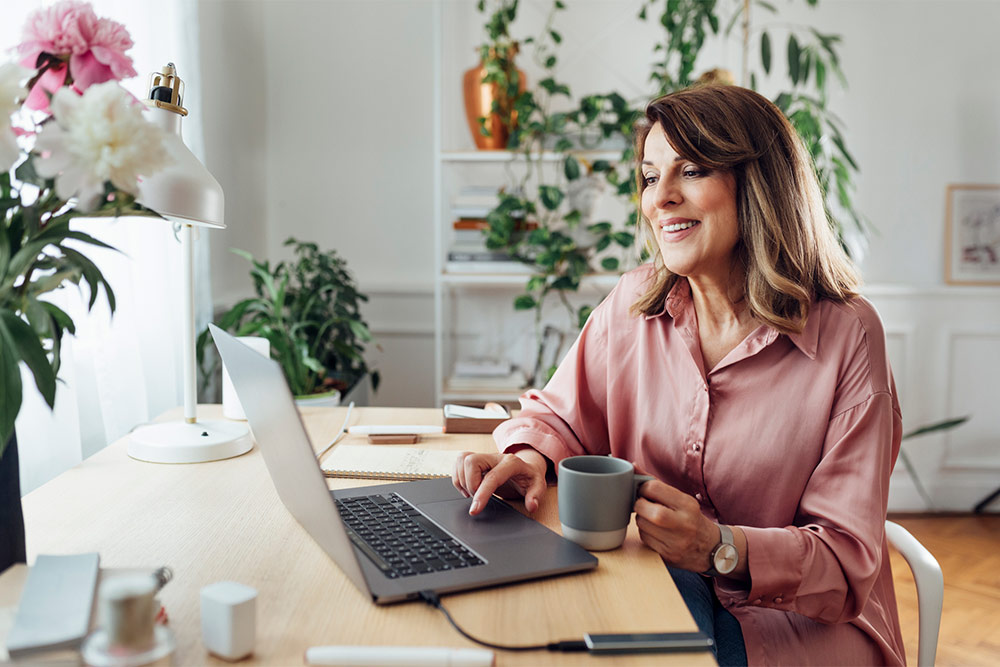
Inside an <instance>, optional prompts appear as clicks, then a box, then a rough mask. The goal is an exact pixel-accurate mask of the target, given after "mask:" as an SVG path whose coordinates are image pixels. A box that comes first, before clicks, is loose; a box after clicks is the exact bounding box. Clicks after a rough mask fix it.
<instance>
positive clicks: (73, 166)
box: [35, 81, 168, 211]
mask: <svg viewBox="0 0 1000 667" xmlns="http://www.w3.org/2000/svg"><path fill="white" fill-rule="evenodd" d="M51 108H52V116H53V118H54V122H49V123H46V124H45V125H44V127H43V128H42V131H41V132H40V133H39V134H38V141H37V142H36V144H35V152H36V153H38V154H39V155H40V157H39V158H38V159H37V160H36V161H35V169H36V171H37V172H38V174H39V175H41V176H43V177H45V178H52V177H55V179H56V194H57V195H59V197H60V198H62V199H69V198H70V197H74V196H75V197H77V199H78V202H79V204H78V207H79V208H80V210H83V211H91V210H93V209H94V207H95V205H96V204H97V202H98V200H99V198H100V197H101V195H103V193H104V184H105V183H106V182H107V181H111V183H112V185H114V186H115V187H116V188H117V189H119V190H122V191H124V192H128V193H131V194H132V195H138V193H139V185H138V178H139V175H140V174H141V175H143V176H149V175H151V174H152V173H153V172H155V171H156V170H157V169H159V168H161V167H163V166H164V165H165V164H167V160H168V159H167V153H166V150H165V146H164V142H163V132H162V130H160V128H158V127H156V126H155V125H153V124H152V123H150V122H148V121H147V120H146V119H145V118H144V117H143V114H142V106H141V105H140V104H137V103H136V102H135V98H133V97H132V96H131V95H129V94H128V93H127V92H125V90H124V89H123V88H122V87H121V86H119V85H118V83H117V82H115V81H107V82H105V83H99V84H96V85H93V86H90V87H89V88H87V90H86V92H84V94H83V95H78V94H76V93H74V92H73V91H72V90H69V89H67V88H60V89H59V90H58V91H57V92H56V94H55V95H54V96H53V97H52V105H51Z"/></svg>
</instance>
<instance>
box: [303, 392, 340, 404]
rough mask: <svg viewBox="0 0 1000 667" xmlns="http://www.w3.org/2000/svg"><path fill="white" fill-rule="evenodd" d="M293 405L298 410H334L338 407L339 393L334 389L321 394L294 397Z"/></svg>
mask: <svg viewBox="0 0 1000 667" xmlns="http://www.w3.org/2000/svg"><path fill="white" fill-rule="evenodd" d="M295 405H297V406H299V407H300V408H335V407H337V406H338V405H340V391H339V390H337V389H334V390H333V391H328V392H325V393H322V394H310V395H309V396H296V397H295Z"/></svg>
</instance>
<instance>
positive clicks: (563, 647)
mask: <svg viewBox="0 0 1000 667" xmlns="http://www.w3.org/2000/svg"><path fill="white" fill-rule="evenodd" d="M420 599H421V600H423V601H424V602H426V603H427V604H429V605H430V606H432V607H434V608H435V609H438V610H440V611H441V613H442V614H444V617H445V618H446V619H448V622H449V623H451V627H453V628H455V630H457V631H458V634H460V635H462V636H463V637H465V638H466V639H468V640H469V641H471V642H475V643H477V644H479V645H480V646H485V647H486V648H492V649H496V650H498V651H560V652H563V653H571V652H580V651H586V650H588V649H587V644H586V642H584V641H583V640H582V639H567V640H564V641H561V642H551V643H548V644H520V645H511V644H494V643H492V642H488V641H484V640H482V639H478V638H476V637H473V636H472V635H470V634H469V633H468V632H466V631H465V630H463V629H462V627H461V626H459V624H458V623H456V622H455V619H454V618H452V617H451V614H450V613H448V610H447V609H445V608H444V605H443V604H441V598H439V597H438V595H437V593H435V592H434V591H420Z"/></svg>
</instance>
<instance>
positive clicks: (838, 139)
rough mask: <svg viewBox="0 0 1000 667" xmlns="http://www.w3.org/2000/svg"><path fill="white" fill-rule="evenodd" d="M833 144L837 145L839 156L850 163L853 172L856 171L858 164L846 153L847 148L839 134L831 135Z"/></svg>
mask: <svg viewBox="0 0 1000 667" xmlns="http://www.w3.org/2000/svg"><path fill="white" fill-rule="evenodd" d="M833 143H835V144H836V145H837V148H839V149H840V152H841V154H842V155H843V156H844V157H845V158H846V159H847V161H848V162H850V163H851V166H852V167H854V169H855V170H858V163H857V162H855V161H854V158H853V157H852V156H851V154H850V153H849V152H848V151H847V146H845V145H844V140H843V138H841V137H840V135H839V134H835V135H833Z"/></svg>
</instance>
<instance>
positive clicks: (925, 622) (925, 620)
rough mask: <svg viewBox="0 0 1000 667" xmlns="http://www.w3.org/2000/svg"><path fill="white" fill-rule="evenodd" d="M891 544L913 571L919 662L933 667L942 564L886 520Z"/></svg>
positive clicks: (926, 666)
mask: <svg viewBox="0 0 1000 667" xmlns="http://www.w3.org/2000/svg"><path fill="white" fill-rule="evenodd" d="M885 534H886V537H887V538H888V540H889V544H891V545H892V546H894V547H895V548H896V550H897V551H899V553H901V554H902V555H903V558H904V559H905V560H906V563H907V565H909V566H910V569H911V570H913V579H914V580H915V581H916V583H917V613H918V615H919V619H920V630H919V633H918V643H917V665H918V666H919V667H931V666H932V665H933V664H934V658H935V656H936V655H937V642H938V630H939V629H940V628H941V605H942V604H943V602H944V575H943V574H942V573H941V566H940V565H938V562H937V560H936V559H935V558H934V556H932V555H931V552H930V551H928V550H927V549H926V548H925V547H924V545H922V544H921V543H920V542H919V541H917V538H915V537H914V536H913V535H911V534H910V531H908V530H906V529H905V528H903V527H902V526H900V525H899V524H898V523H893V522H892V521H886V522H885Z"/></svg>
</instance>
